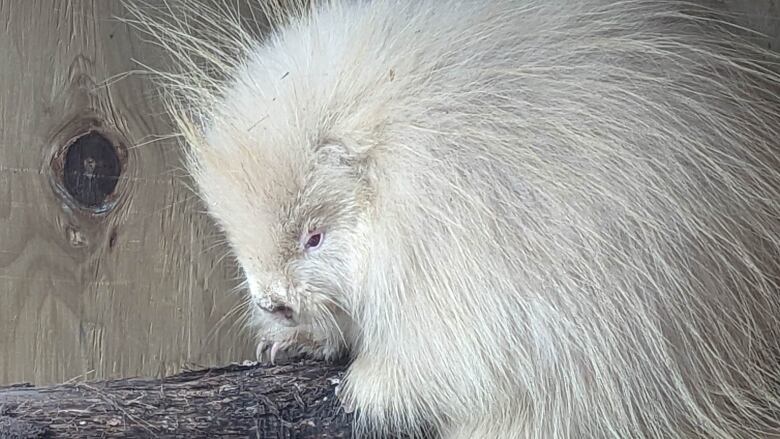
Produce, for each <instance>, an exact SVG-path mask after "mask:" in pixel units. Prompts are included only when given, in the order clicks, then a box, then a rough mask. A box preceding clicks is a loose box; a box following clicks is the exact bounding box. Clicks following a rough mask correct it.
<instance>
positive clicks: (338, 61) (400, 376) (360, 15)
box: [141, 0, 780, 439]
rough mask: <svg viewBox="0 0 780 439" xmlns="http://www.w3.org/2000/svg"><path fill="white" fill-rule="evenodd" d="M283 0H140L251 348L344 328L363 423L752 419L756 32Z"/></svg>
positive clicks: (765, 175) (685, 21)
mask: <svg viewBox="0 0 780 439" xmlns="http://www.w3.org/2000/svg"><path fill="white" fill-rule="evenodd" d="M311 3H312V5H306V4H303V3H300V2H298V1H293V2H288V3H286V4H281V3H279V2H277V3H273V4H271V3H270V2H266V3H265V4H260V6H261V7H262V8H261V9H262V10H263V11H264V12H265V14H266V15H267V16H268V17H270V24H271V26H270V28H269V29H268V31H267V32H266V33H261V34H258V35H259V36H258V35H256V34H254V33H252V32H250V31H248V30H246V29H245V28H243V27H242V23H240V22H239V20H240V19H241V15H240V14H239V13H237V12H236V11H234V10H230V9H229V7H224V10H221V11H220V10H218V9H208V8H206V6H205V5H199V4H196V3H188V4H185V5H188V6H186V7H185V8H183V10H184V11H185V13H186V11H189V12H190V18H192V19H193V20H195V21H198V20H199V21H198V22H199V23H201V24H206V25H208V24H211V26H210V27H206V28H203V29H205V30H203V29H201V30H200V31H196V29H195V27H194V26H193V25H192V24H191V22H190V21H188V19H184V18H182V17H183V15H181V14H182V12H176V13H173V14H170V15H169V16H168V18H167V20H159V21H158V22H156V24H155V23H152V20H147V21H146V22H145V23H146V25H147V28H148V30H149V31H150V32H151V33H152V34H153V35H154V36H155V37H156V40H157V41H158V42H159V43H160V44H162V45H164V46H166V47H167V48H168V49H169V51H170V54H172V55H173V57H174V58H175V59H176V60H178V61H179V62H180V66H181V67H182V68H181V69H180V70H179V71H177V72H169V73H165V74H164V75H163V76H164V79H166V82H165V84H166V88H165V90H167V91H168V92H170V94H169V97H168V102H169V110H170V112H171V115H172V116H173V117H174V120H175V121H176V122H177V124H178V125H177V126H178V129H179V130H180V131H181V133H182V135H183V137H184V139H185V140H186V145H187V147H188V148H187V157H188V169H189V171H190V172H191V174H192V177H193V179H194V181H195V182H196V184H197V191H198V193H199V194H200V196H201V197H202V199H203V200H204V202H205V204H206V206H207V209H208V212H209V213H210V214H211V215H212V216H213V218H215V220H216V222H217V223H218V224H219V225H220V227H221V229H222V230H223V231H224V233H225V236H226V238H227V240H228V242H229V243H230V244H231V246H232V249H233V254H234V255H235V256H236V258H237V260H238V262H239V264H240V266H241V267H242V268H243V271H244V273H245V274H246V285H247V287H248V291H249V295H250V296H251V298H252V304H251V306H252V312H253V315H254V323H255V325H256V328H257V333H258V335H259V336H260V344H261V346H260V347H261V349H260V350H261V352H262V351H265V350H266V349H267V350H268V351H269V352H270V355H271V357H275V356H276V355H277V354H278V352H281V351H285V350H287V351H291V352H299V353H306V354H310V355H313V356H316V357H321V358H328V359H329V358H335V357H337V356H339V355H341V354H344V353H347V354H349V355H350V356H351V365H350V367H349V370H348V374H347V376H346V380H345V383H344V386H343V388H342V389H341V392H340V397H341V398H342V399H343V402H344V404H345V405H347V406H349V407H352V408H354V409H355V414H356V431H357V432H359V433H362V434H364V435H373V434H378V433H384V432H391V431H405V432H407V433H410V434H422V433H421V432H422V431H423V430H430V431H433V432H434V433H436V434H437V435H439V436H441V437H444V438H447V439H454V438H539V439H555V438H683V437H684V438H722V439H726V438H759V437H760V438H769V437H780V416H779V415H778V414H779V413H780V380H778V376H779V374H778V364H779V363H778V361H779V360H780V342H779V341H778V336H780V323H779V322H780V320H778V319H779V318H780V292H779V290H778V282H779V281H778V274H780V266H779V265H780V155H779V154H778V152H779V151H780V140H778V139H780V96H779V95H778V93H777V92H778V89H780V88H779V87H778V85H780V76H778V75H777V73H776V72H775V71H773V70H771V69H772V68H773V67H774V64H773V63H776V62H777V61H778V56H777V55H776V54H774V53H772V52H768V51H763V50H761V49H760V48H759V47H758V46H757V45H754V44H753V43H752V42H750V40H749V39H748V38H747V37H748V36H749V35H748V34H747V32H746V31H745V30H744V29H741V28H738V27H737V26H733V25H730V24H729V23H728V22H727V21H726V20H724V19H722V17H720V16H719V15H718V14H716V13H715V12H714V11H712V10H709V9H706V8H705V7H704V6H705V5H703V4H702V1H698V2H683V1H669V0H371V1H357V0H354V1H348V0H332V1H312V2H311ZM244 17H246V16H244ZM141 22H143V20H141Z"/></svg>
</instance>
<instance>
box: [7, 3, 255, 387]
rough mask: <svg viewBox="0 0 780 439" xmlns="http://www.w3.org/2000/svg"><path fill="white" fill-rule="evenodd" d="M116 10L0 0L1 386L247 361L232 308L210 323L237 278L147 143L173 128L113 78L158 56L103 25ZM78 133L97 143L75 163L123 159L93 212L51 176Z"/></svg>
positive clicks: (228, 302)
mask: <svg viewBox="0 0 780 439" xmlns="http://www.w3.org/2000/svg"><path fill="white" fill-rule="evenodd" d="M121 7H122V6H121V3H120V2H119V1H117V0H99V1H86V0H70V1H61V0H24V1H21V0H0V384H2V383H15V382H22V381H29V382H34V383H36V384H47V383H53V382H62V381H65V380H70V379H73V378H76V377H80V376H81V377H86V378H90V379H100V378H110V377H121V376H128V375H130V376H136V375H145V376H157V375H159V374H170V373H174V372H176V371H178V370H180V368H181V367H182V366H185V365H186V364H190V363H192V364H196V365H197V364H199V365H211V364H219V363H224V362H229V361H234V360H235V361H240V360H243V359H247V358H253V348H252V347H251V346H250V343H249V338H248V336H247V334H246V333H244V332H242V331H241V330H240V325H239V324H238V322H237V320H236V317H237V316H238V313H237V312H236V313H232V314H231V315H232V317H226V318H224V319H223V317H225V316H226V315H227V314H229V313H230V312H231V310H233V309H234V307H235V306H236V305H237V304H238V303H239V299H240V296H239V295H238V294H231V290H233V288H234V287H235V286H236V283H237V282H236V281H235V280H234V279H236V277H237V274H238V273H237V272H236V271H235V269H233V268H231V265H230V263H229V261H227V260H221V259H222V256H223V255H224V254H225V253H226V248H224V247H223V246H221V245H219V237H218V236H217V235H216V230H215V229H214V228H213V227H212V224H211V223H210V222H209V221H208V219H207V218H205V216H204V215H202V214H201V212H202V210H203V209H202V207H201V206H200V204H199V202H198V200H197V199H195V198H194V197H193V194H192V193H191V192H190V191H189V190H188V189H187V184H186V183H187V182H186V179H183V178H181V174H182V172H181V171H180V168H181V162H180V155H179V152H178V150H177V148H178V145H177V144H176V142H175V141H172V140H164V139H163V140H160V139H159V138H160V137H161V136H166V135H168V134H170V132H171V128H170V126H169V125H167V123H166V118H165V117H164V114H163V109H162V106H161V105H159V103H158V102H157V100H156V98H157V94H156V91H155V90H154V89H153V87H152V83H151V81H150V79H149V78H148V77H145V76H143V75H123V74H124V73H127V72H132V71H133V70H136V69H139V68H140V66H139V64H137V63H136V61H140V62H143V63H145V64H155V63H159V61H160V57H159V55H160V54H159V52H158V51H157V50H156V49H155V48H154V47H153V46H151V45H149V44H145V43H144V42H142V41H141V37H140V35H139V34H138V33H137V32H135V31H133V30H132V29H131V28H130V27H129V26H128V25H126V24H123V23H121V22H119V21H117V20H116V19H115V16H117V15H121V14H123V11H122V10H121ZM117 75H118V76H117ZM90 130H97V131H98V132H101V133H103V135H104V137H105V139H104V140H105V142H104V144H103V145H102V147H104V150H100V149H99V148H98V153H97V155H95V151H92V153H91V154H92V155H93V156H94V157H92V156H89V154H87V155H86V156H81V157H80V156H79V155H78V154H76V155H75V160H76V162H78V161H79V160H81V161H82V162H83V163H81V164H82V165H83V164H84V163H87V165H89V163H88V161H89V160H91V161H92V162H91V163H92V166H95V163H96V162H95V160H97V163H98V164H100V163H102V162H101V158H100V154H103V153H105V154H107V156H106V157H109V156H112V155H113V156H114V159H116V158H117V157H118V158H119V160H120V161H121V164H120V165H121V167H122V168H123V169H120V171H121V173H120V174H119V175H118V177H117V178H115V183H116V185H115V188H114V190H113V191H112V192H111V193H110V194H109V196H108V198H107V202H105V203H103V204H102V205H99V206H92V205H90V203H89V200H88V199H86V200H84V199H82V201H86V204H84V203H79V199H80V198H78V197H76V198H74V197H72V196H70V195H68V187H66V186H67V185H65V184H63V183H62V181H60V180H62V175H61V174H62V173H63V172H64V170H63V166H64V164H65V162H66V161H67V160H66V159H69V160H71V162H70V163H69V165H68V166H70V167H71V168H73V166H76V168H78V165H79V163H76V165H74V164H73V160H74V157H72V156H68V157H66V155H67V154H65V151H67V150H68V148H67V145H68V144H69V143H71V141H72V140H73V139H74V138H76V137H78V136H80V135H82V134H84V133H86V132H89V131H90ZM98 143H99V142H98ZM98 147H100V145H98ZM93 149H94V148H93ZM100 151H103V152H100ZM115 153H116V154H115ZM123 155H124V157H123ZM104 158H105V157H104ZM109 158H111V157H109ZM85 160H87V161H85ZM71 168H69V169H71ZM58 174H59V175H58ZM103 180H106V179H103ZM109 180H110V179H109ZM109 180H106V181H104V183H107V184H108V183H111V182H110V181H109ZM77 186H78V185H77ZM109 186H110V184H109ZM69 187H71V189H73V184H71V185H70V186H69ZM76 189H78V188H76ZM81 189H84V187H82V188H81ZM93 189H94V187H93ZM93 192H94V191H93ZM82 195H83V194H82ZM92 195H95V194H92ZM98 195H100V194H98ZM89 196H90V195H89V193H87V194H86V198H89ZM98 198H99V197H98ZM93 204H94V203H93ZM84 205H85V206H86V208H81V207H80V206H84ZM106 210H107V211H106ZM101 211H103V212H101Z"/></svg>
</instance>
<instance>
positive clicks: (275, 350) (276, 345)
mask: <svg viewBox="0 0 780 439" xmlns="http://www.w3.org/2000/svg"><path fill="white" fill-rule="evenodd" d="M281 347H282V344H281V343H279V342H278V341H277V342H274V344H273V345H272V346H271V364H274V365H275V364H276V354H278V353H279V349H281Z"/></svg>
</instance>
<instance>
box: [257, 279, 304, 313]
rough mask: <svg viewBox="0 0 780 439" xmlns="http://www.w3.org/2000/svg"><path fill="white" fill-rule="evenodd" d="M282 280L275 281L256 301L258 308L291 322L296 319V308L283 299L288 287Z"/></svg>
mask: <svg viewBox="0 0 780 439" xmlns="http://www.w3.org/2000/svg"><path fill="white" fill-rule="evenodd" d="M285 286H286V285H284V284H283V283H282V282H279V281H277V282H274V283H272V284H271V285H270V286H269V288H267V289H266V291H265V294H263V295H262V296H261V297H260V298H259V299H258V300H257V301H256V302H255V303H256V305H257V307H258V308H260V309H261V310H263V311H265V312H266V313H268V314H271V315H273V316H274V317H275V318H277V319H278V320H280V321H282V322H284V323H286V324H291V323H293V322H294V320H295V310H293V308H292V307H291V306H290V305H289V304H287V303H286V301H285V300H283V298H284V297H286V296H287V294H286V293H287V292H288V291H289V290H288V288H285Z"/></svg>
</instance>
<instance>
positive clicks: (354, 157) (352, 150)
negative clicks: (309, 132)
mask: <svg viewBox="0 0 780 439" xmlns="http://www.w3.org/2000/svg"><path fill="white" fill-rule="evenodd" d="M315 154H316V155H317V162H318V163H319V164H322V165H327V166H333V167H336V168H339V169H341V170H343V171H346V172H348V173H349V174H350V175H352V177H354V178H356V179H358V180H360V181H361V182H363V183H364V184H367V185H369V186H373V183H375V172H374V160H373V157H372V155H371V148H368V149H365V148H359V147H357V146H356V145H351V144H350V143H349V142H343V141H339V140H334V139H327V140H325V141H323V142H321V143H320V144H319V145H318V146H317V147H316V148H315Z"/></svg>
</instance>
